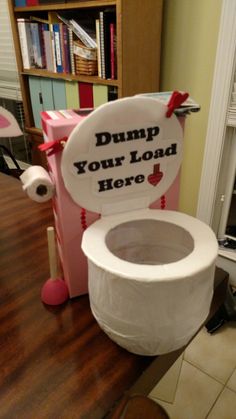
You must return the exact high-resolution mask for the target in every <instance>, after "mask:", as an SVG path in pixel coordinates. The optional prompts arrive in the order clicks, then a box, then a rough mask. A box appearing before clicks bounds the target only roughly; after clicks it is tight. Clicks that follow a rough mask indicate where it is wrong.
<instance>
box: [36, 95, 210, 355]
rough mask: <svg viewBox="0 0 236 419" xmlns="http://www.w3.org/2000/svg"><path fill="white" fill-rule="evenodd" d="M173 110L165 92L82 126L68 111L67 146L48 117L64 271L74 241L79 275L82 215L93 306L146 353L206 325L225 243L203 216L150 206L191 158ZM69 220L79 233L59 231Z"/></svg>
mask: <svg viewBox="0 0 236 419" xmlns="http://www.w3.org/2000/svg"><path fill="white" fill-rule="evenodd" d="M166 113H167V107H166V105H164V104H163V103H162V102H161V101H158V100H156V99H153V98H150V97H142V96H140V97H138V96H137V97H132V98H125V99H120V100H117V101H114V102H110V103H107V104H105V105H103V106H101V107H99V108H98V109H96V110H95V111H93V112H92V113H90V114H89V115H88V116H86V117H82V118H81V119H80V121H79V123H77V125H76V127H75V128H74V129H73V130H71V120H70V118H67V119H66V121H67V124H68V126H67V129H64V131H63V134H65V135H68V131H70V134H69V138H65V141H66V142H65V144H64V148H63V152H62V146H61V138H62V135H61V134H62V132H61V131H60V130H59V131H60V136H59V134H58V136H57V140H58V141H57V142H55V141H54V142H53V143H52V144H50V142H49V140H50V139H51V138H50V125H49V124H48V122H46V121H48V119H50V120H51V118H48V119H47V120H45V119H44V122H45V124H44V132H46V136H45V138H46V148H47V149H48V150H49V154H51V151H50V147H55V146H56V147H59V148H61V149H60V150H59V151H60V153H56V154H53V155H52V154H51V157H50V158H49V164H50V169H51V173H53V176H54V184H55V185H56V197H55V198H54V213H55V225H56V229H57V232H58V244H59V250H60V254H61V256H62V261H63V262H64V263H63V268H64V272H65V268H66V260H67V257H68V255H69V253H70V251H72V253H73V257H74V265H75V266H76V269H77V278H78V281H79V276H80V252H81V250H80V247H78V246H74V247H73V236H74V237H75V238H76V240H75V242H74V244H75V243H76V244H77V243H78V229H81V225H80V224H82V227H83V228H84V230H85V231H84V233H83V234H81V235H80V237H79V239H80V241H81V239H82V251H83V252H84V254H85V255H86V256H87V259H88V287H89V298H90V306H91V310H92V312H93V315H94V317H95V318H96V320H97V322H98V323H99V325H100V327H101V328H102V329H103V330H104V331H105V332H106V333H107V334H108V336H110V338H111V339H113V340H114V341H115V342H117V343H118V344H119V345H121V346H122V347H124V348H126V349H127V350H129V351H131V352H134V353H137V354H141V355H157V354H161V353H166V352H170V351H173V350H175V349H178V348H180V347H181V346H183V345H185V344H186V343H187V342H188V341H189V340H190V339H191V337H192V336H193V335H194V334H195V332H196V331H197V330H198V328H199V327H200V325H201V324H202V323H203V321H204V320H205V319H206V317H207V315H208V312H209V308H210V303H211V299H212V295H213V281H214V269H215V260H216V257H217V252H218V245H217V241H216V238H215V235H214V233H213V232H212V231H211V229H210V228H209V227H208V226H207V225H205V224H204V223H202V222H200V221H199V220H197V219H195V218H193V217H190V216H187V215H185V214H181V213H180V212H176V211H168V210H165V211H162V210H158V209H151V208H152V205H153V203H157V202H158V199H159V198H160V197H161V196H163V194H165V193H166V192H167V191H168V190H170V187H171V185H173V182H174V181H176V178H177V177H178V173H179V169H180V165H181V161H182V149H183V144H182V143H183V129H182V127H181V124H180V123H179V121H178V118H177V117H176V116H175V115H174V114H172V115H168V116H169V117H168V118H167V117H166ZM49 116H50V115H49ZM80 117H81V115H80ZM55 120H56V119H53V118H52V126H53V121H54V123H55ZM56 121H57V120H56ZM55 126H57V124H55V125H54V134H55V129H56V128H55ZM59 131H58V132H59ZM54 139H55V136H54ZM59 140H60V141H59ZM50 159H51V160H50ZM52 166H53V167H54V170H53V169H52ZM55 168H56V170H55ZM60 194H61V196H60ZM78 209H79V212H78ZM58 214H59V216H58ZM79 214H80V216H79ZM85 214H86V216H85ZM65 217H67V218H66V219H65ZM98 218H99V219H98ZM62 221H63V222H62ZM65 222H66V224H65ZM68 229H69V230H70V238H71V239H72V240H70V243H66V241H65V240H64V241H62V240H61V239H60V237H63V235H64V237H65V236H66V234H65V231H66V230H68ZM71 241H72V243H71ZM81 260H82V259H81ZM67 267H68V265H67ZM83 269H87V266H86V263H85V265H84V267H83Z"/></svg>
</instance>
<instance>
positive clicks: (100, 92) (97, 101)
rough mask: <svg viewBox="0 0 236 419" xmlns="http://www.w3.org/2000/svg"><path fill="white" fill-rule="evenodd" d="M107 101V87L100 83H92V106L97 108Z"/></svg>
mask: <svg viewBox="0 0 236 419" xmlns="http://www.w3.org/2000/svg"><path fill="white" fill-rule="evenodd" d="M107 101H108V87H107V86H105V85H102V84H93V106H94V108H97V107H98V106H100V105H103V104H104V103H106V102H107Z"/></svg>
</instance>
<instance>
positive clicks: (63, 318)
mask: <svg viewBox="0 0 236 419" xmlns="http://www.w3.org/2000/svg"><path fill="white" fill-rule="evenodd" d="M0 197H1V201H0V202H1V205H0V267H1V268H0V364H1V373H0V418H4V419H5V418H6V419H14V418H16V419H37V418H38V419H44V418H45V419H64V418H65V419H73V418H76V419H80V418H83V419H100V418H103V417H104V416H105V415H106V414H107V413H108V412H109V411H110V409H111V408H112V407H113V406H114V404H115V402H116V401H117V400H119V399H120V398H121V397H122V395H123V394H124V393H125V392H128V391H130V392H132V391H133V392H142V393H145V394H147V393H148V392H149V391H150V390H151V389H152V387H153V386H154V385H155V383H156V382H157V381H158V380H159V379H160V378H161V377H162V376H163V374H164V373H165V372H166V371H167V369H168V368H169V367H170V366H171V364H172V363H173V362H174V361H175V359H176V358H177V357H178V356H179V354H180V353H181V352H182V350H179V351H175V352H172V353H171V354H167V355H162V356H159V357H144V356H138V355H133V354H131V353H129V352H127V351H126V350H124V349H122V348H120V347H119V346H118V345H116V344H115V343H113V342H112V341H111V340H110V339H109V338H108V337H107V336H106V335H105V334H104V333H103V332H102V331H101V329H100V328H99V326H98V324H97V323H96V321H95V320H94V319H93V316H92V314H91V311H90V308H89V300H88V296H82V297H79V298H76V299H73V300H70V301H68V302H67V303H66V304H64V305H63V306H60V307H48V306H45V305H43V304H42V303H41V301H40V291H41V287H42V285H43V284H44V282H45V280H46V279H48V277H49V266H48V257H47V238H46V228H47V227H48V226H49V225H52V223H53V216H52V211H51V206H50V202H49V203H44V204H37V203H35V202H33V201H31V200H30V199H29V198H27V197H26V195H25V194H24V192H23V191H22V187H21V183H20V181H18V180H17V179H14V178H11V177H10V176H5V175H3V174H0ZM226 283H227V274H226V273H225V272H224V271H222V270H221V269H217V271H216V286H218V287H216V293H215V294H216V297H217V298H215V300H214V304H213V305H212V313H213V312H214V311H215V310H216V309H217V307H218V306H219V304H221V303H222V299H223V297H224V292H225V287H226Z"/></svg>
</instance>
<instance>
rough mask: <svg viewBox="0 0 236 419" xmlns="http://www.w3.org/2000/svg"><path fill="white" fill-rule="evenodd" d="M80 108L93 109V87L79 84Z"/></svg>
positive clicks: (87, 84)
mask: <svg viewBox="0 0 236 419" xmlns="http://www.w3.org/2000/svg"><path fill="white" fill-rule="evenodd" d="M79 101H80V108H93V85H92V84H91V83H84V82H79Z"/></svg>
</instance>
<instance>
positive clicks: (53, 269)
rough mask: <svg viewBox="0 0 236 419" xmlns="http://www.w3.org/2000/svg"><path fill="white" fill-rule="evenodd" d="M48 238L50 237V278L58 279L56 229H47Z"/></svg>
mask: <svg viewBox="0 0 236 419" xmlns="http://www.w3.org/2000/svg"><path fill="white" fill-rule="evenodd" d="M47 237H48V257H49V267H50V278H51V279H56V278H57V250H56V243H55V233H54V227H48V228H47Z"/></svg>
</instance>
